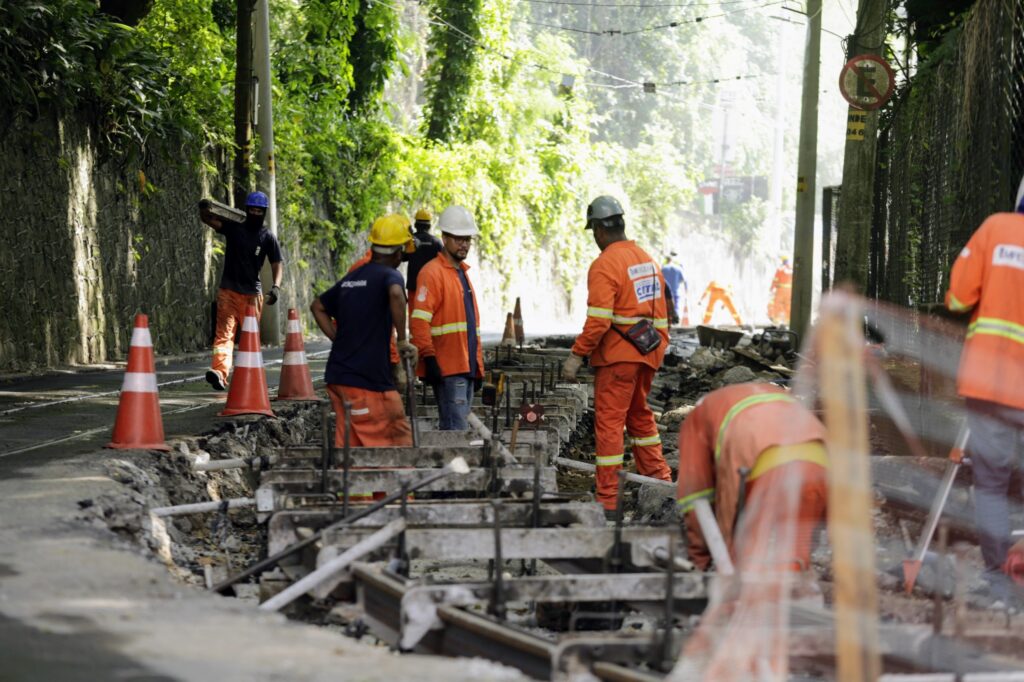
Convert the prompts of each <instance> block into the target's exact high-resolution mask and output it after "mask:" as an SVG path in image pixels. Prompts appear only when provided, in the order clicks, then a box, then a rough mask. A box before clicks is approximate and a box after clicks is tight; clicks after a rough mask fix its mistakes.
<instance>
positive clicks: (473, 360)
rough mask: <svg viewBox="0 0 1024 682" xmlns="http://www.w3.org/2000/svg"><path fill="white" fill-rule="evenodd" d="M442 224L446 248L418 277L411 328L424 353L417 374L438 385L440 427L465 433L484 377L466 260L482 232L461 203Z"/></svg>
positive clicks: (440, 220) (445, 214) (442, 218)
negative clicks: (474, 239) (471, 246)
mask: <svg viewBox="0 0 1024 682" xmlns="http://www.w3.org/2000/svg"><path fill="white" fill-rule="evenodd" d="M437 227H438V229H439V230H440V231H441V238H442V245H443V248H442V249H441V252H440V253H438V254H437V256H436V257H435V258H434V259H433V260H432V261H430V262H429V263H427V264H426V265H424V266H423V268H422V269H421V270H420V271H419V274H418V275H417V278H416V296H415V298H414V299H413V302H412V315H411V319H410V320H409V329H410V331H411V332H412V342H413V343H414V344H416V348H417V350H419V354H420V366H419V368H418V371H417V374H418V375H419V376H420V377H422V378H423V380H424V381H425V382H426V383H428V384H430V385H431V387H433V389H434V396H435V398H436V399H437V407H438V413H439V416H440V426H439V428H440V429H441V430H442V431H465V430H466V429H468V428H469V423H468V422H467V419H468V418H469V412H470V410H471V408H472V406H473V392H474V390H476V389H477V388H479V387H480V385H481V383H482V381H483V376H484V352H483V346H482V344H481V343H480V310H479V309H478V308H477V304H476V293H475V292H474V291H473V285H472V283H471V282H470V281H469V276H468V274H467V271H468V270H469V266H468V265H466V262H465V261H466V256H468V255H469V247H470V245H472V243H473V238H474V237H476V236H478V235H479V234H480V232H479V230H477V227H476V221H475V220H473V216H472V214H471V213H470V212H469V211H467V210H466V209H465V208H463V207H462V206H449V207H448V208H446V209H445V210H444V211H443V212H442V213H441V216H440V218H438V221H437Z"/></svg>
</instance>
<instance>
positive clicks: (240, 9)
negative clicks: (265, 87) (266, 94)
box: [234, 0, 255, 208]
mask: <svg viewBox="0 0 1024 682" xmlns="http://www.w3.org/2000/svg"><path fill="white" fill-rule="evenodd" d="M254 8H255V0H235V11H236V24H237V25H236V26H235V163H234V176H235V177H234V198H235V207H236V208H244V206H245V196H246V194H248V192H249V171H250V166H251V164H250V162H249V157H250V156H251V155H252V11H253V9H254Z"/></svg>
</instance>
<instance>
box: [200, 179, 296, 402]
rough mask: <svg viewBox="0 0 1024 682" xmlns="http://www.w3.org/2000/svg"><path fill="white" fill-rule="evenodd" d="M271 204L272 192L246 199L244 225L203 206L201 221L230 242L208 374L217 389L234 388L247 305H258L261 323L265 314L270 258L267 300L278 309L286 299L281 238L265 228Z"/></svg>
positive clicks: (257, 311)
mask: <svg viewBox="0 0 1024 682" xmlns="http://www.w3.org/2000/svg"><path fill="white" fill-rule="evenodd" d="M267 205H268V201H267V195H266V194H264V193H263V192H252V193H251V194H250V195H249V196H248V197H246V200H245V222H244V223H237V222H234V221H231V220H227V219H225V218H220V217H218V216H215V215H213V214H212V213H210V211H209V210H207V209H206V208H204V207H202V206H201V207H200V209H199V218H200V220H202V221H203V222H204V223H206V224H207V225H209V226H210V227H212V228H213V229H214V230H216V231H217V232H218V233H219V234H221V235H223V236H224V239H225V242H226V245H225V249H224V271H223V272H222V273H221V277H220V288H219V289H218V290H217V329H216V331H215V332H214V336H213V360H212V362H211V363H210V369H209V370H208V371H207V372H206V380H207V381H208V382H209V383H210V385H211V386H213V388H214V389H215V390H217V391H223V390H224V389H226V388H227V386H228V377H229V375H230V374H231V361H232V358H233V356H234V351H235V330H236V328H237V327H238V326H240V325H241V324H242V321H243V320H244V319H245V309H246V307H248V306H250V305H252V306H256V317H257V319H258V318H259V317H260V316H261V315H262V314H263V301H264V296H263V286H262V284H261V282H260V270H261V269H262V268H263V261H264V259H269V260H270V272H271V274H272V275H273V277H274V284H273V286H272V287H271V289H270V291H269V292H268V293H267V295H266V298H265V300H266V303H267V305H274V304H275V303H277V299H278V298H279V297H280V296H281V277H282V276H283V275H284V265H283V259H282V258H281V246H280V244H278V242H277V237H275V236H274V235H273V233H271V231H270V230H268V229H267V228H266V227H264V226H263V220H264V218H265V217H266V212H267Z"/></svg>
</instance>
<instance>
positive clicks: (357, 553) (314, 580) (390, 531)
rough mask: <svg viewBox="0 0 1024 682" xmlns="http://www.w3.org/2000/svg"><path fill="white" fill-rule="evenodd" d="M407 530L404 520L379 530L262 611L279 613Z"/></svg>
mask: <svg viewBox="0 0 1024 682" xmlns="http://www.w3.org/2000/svg"><path fill="white" fill-rule="evenodd" d="M404 530H405V521H404V520H402V519H396V520H394V521H392V522H391V523H389V524H388V525H386V526H384V527H383V528H381V529H380V530H378V531H377V532H376V533H374V534H373V535H371V536H369V537H368V538H365V539H363V540H362V541H360V542H359V543H357V544H355V545H353V546H352V547H351V548H349V549H348V550H346V551H344V552H342V553H341V554H339V555H338V556H336V557H334V558H333V559H331V560H330V561H328V562H327V563H325V564H324V565H323V566H320V567H319V568H317V569H316V570H315V571H313V572H312V573H310V574H309V575H307V576H304V577H303V578H302V579H300V580H297V581H296V582H294V583H292V584H291V585H289V586H288V587H286V588H285V589H283V590H281V591H280V592H278V593H277V594H275V595H274V596H273V597H271V598H270V599H268V600H267V601H265V602H263V603H262V604H260V607H259V608H260V610H261V611H277V610H278V609H281V608H283V607H285V606H287V605H288V604H291V603H292V602H293V601H295V600H296V599H298V598H299V597H301V596H302V595H304V594H305V593H306V592H308V591H310V590H312V589H314V588H316V587H317V586H319V585H320V584H321V583H323V582H325V581H327V580H330V579H331V578H333V577H334V576H335V575H337V573H338V572H340V571H341V570H343V569H344V568H345V567H346V566H348V565H349V564H351V563H352V562H353V561H355V560H356V559H359V558H360V557H362V556H365V555H366V554H369V553H370V552H373V551H374V550H377V549H379V548H380V547H381V546H382V545H384V544H385V543H387V542H389V541H390V540H391V539H392V538H394V537H395V536H397V535H399V534H400V533H402V531H404Z"/></svg>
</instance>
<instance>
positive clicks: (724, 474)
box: [677, 383, 827, 556]
mask: <svg viewBox="0 0 1024 682" xmlns="http://www.w3.org/2000/svg"><path fill="white" fill-rule="evenodd" d="M825 433H826V432H825V427H824V425H822V423H821V422H820V421H818V419H817V417H815V416H814V415H813V414H812V413H811V412H810V410H808V409H807V408H805V407H804V406H803V405H801V404H800V403H799V402H798V401H797V400H796V399H795V398H793V397H792V396H791V395H789V394H788V393H787V392H786V391H784V390H782V389H781V388H779V387H777V386H774V385H772V384H764V383H748V384H735V385H732V386H726V387H725V388H720V389H718V390H717V391H712V392H711V393H708V394H707V395H705V396H704V397H703V398H701V400H700V401H699V402H698V403H697V406H696V407H695V408H694V410H693V412H691V413H690V414H689V415H688V416H687V417H686V420H685V421H684V422H683V425H682V427H681V428H680V430H679V479H678V494H677V499H678V503H679V513H680V514H688V513H691V512H692V510H693V505H694V503H695V502H696V501H697V500H699V499H707V500H709V501H711V502H712V504H713V506H714V508H715V516H716V518H717V519H718V520H719V525H720V527H721V530H722V536H723V537H724V538H725V541H726V543H728V544H730V545H731V543H732V527H733V521H734V520H735V516H736V506H737V501H738V500H739V488H740V485H739V483H740V478H739V473H738V469H739V468H740V467H746V468H747V469H749V470H750V474H749V475H748V477H747V480H748V481H750V480H753V479H754V478H756V477H758V476H761V475H763V474H764V473H766V472H767V471H770V470H771V469H773V468H775V467H779V466H782V465H784V464H788V463H789V462H792V461H807V462H811V463H814V464H820V465H822V466H826V465H827V462H825V461H823V457H822V455H821V452H822V451H821V449H820V448H809V449H804V448H790V449H787V450H786V451H785V452H784V454H782V455H781V456H779V455H773V456H772V457H768V458H766V459H765V460H764V461H761V459H760V458H761V456H762V454H765V453H767V452H768V451H770V450H771V449H772V448H775V447H777V446H792V445H799V444H802V443H809V442H813V441H820V442H824V440H825ZM686 528H687V538H688V540H689V543H690V548H691V550H690V551H691V556H692V553H693V552H694V550H695V548H700V549H703V548H704V547H705V543H704V535H703V533H701V532H700V524H698V523H697V521H696V519H695V518H689V519H688V520H687V522H686ZM700 549H698V550H697V551H700Z"/></svg>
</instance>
